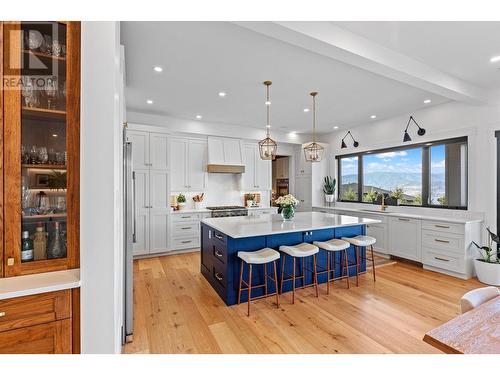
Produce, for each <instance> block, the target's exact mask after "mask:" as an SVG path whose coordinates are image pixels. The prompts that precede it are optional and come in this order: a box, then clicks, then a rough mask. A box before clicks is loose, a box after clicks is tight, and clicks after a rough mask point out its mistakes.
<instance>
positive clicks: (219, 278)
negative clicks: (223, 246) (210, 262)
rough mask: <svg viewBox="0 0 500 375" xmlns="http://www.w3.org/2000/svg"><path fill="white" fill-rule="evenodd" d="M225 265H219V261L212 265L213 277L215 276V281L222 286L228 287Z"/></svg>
mask: <svg viewBox="0 0 500 375" xmlns="http://www.w3.org/2000/svg"><path fill="white" fill-rule="evenodd" d="M224 267H225V266H224V265H220V266H219V265H218V264H217V263H216V264H214V266H213V267H212V277H213V278H214V280H215V282H216V283H218V284H220V286H222V287H224V288H225V287H226V285H227V283H226V272H225V268H224Z"/></svg>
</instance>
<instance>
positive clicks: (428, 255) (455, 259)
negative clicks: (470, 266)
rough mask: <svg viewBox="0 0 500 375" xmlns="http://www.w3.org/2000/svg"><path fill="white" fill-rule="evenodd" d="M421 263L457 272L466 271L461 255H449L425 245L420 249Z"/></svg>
mask: <svg viewBox="0 0 500 375" xmlns="http://www.w3.org/2000/svg"><path fill="white" fill-rule="evenodd" d="M422 263H423V264H426V265H429V266H433V267H438V268H443V269H445V270H448V271H454V272H458V273H464V272H465V271H466V270H465V264H464V259H463V256H460V255H455V254H451V255H450V254H449V253H446V252H443V251H439V250H435V249H430V248H427V247H424V248H423V249H422Z"/></svg>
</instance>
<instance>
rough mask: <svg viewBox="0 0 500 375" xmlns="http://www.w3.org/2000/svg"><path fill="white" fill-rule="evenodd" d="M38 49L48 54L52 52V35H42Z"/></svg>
mask: <svg viewBox="0 0 500 375" xmlns="http://www.w3.org/2000/svg"><path fill="white" fill-rule="evenodd" d="M40 51H42V52H43V53H46V54H47V55H50V54H51V53H52V52H51V51H52V37H51V36H50V35H45V36H44V37H43V43H42V45H41V46H40Z"/></svg>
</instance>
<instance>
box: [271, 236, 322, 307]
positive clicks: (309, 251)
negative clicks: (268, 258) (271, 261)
mask: <svg viewBox="0 0 500 375" xmlns="http://www.w3.org/2000/svg"><path fill="white" fill-rule="evenodd" d="M280 251H281V252H282V253H283V259H282V261H281V289H280V294H283V284H284V283H285V282H287V281H291V282H292V303H295V289H296V280H297V279H299V280H301V281H302V286H301V288H305V287H307V286H314V287H315V288H316V297H319V294H318V275H317V270H316V254H318V252H319V248H318V247H317V246H316V245H312V244H310V243H307V242H302V243H300V244H298V245H293V246H289V245H282V246H280ZM287 255H288V256H290V257H292V259H293V272H292V274H291V275H289V274H285V262H286V256H287ZM310 256H312V257H313V269H312V270H311V269H307V270H308V271H310V272H312V279H313V282H312V283H311V284H308V285H306V284H305V281H306V276H305V271H306V267H305V265H304V259H305V258H307V257H310ZM297 259H300V261H301V266H302V272H301V275H300V276H296V269H297ZM285 276H287V277H285Z"/></svg>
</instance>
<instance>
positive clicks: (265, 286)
mask: <svg viewBox="0 0 500 375" xmlns="http://www.w3.org/2000/svg"><path fill="white" fill-rule="evenodd" d="M264 294H265V295H266V296H267V263H264Z"/></svg>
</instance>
